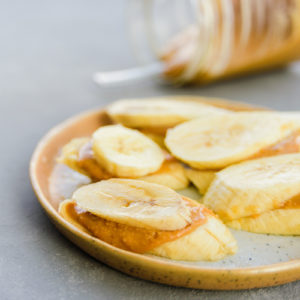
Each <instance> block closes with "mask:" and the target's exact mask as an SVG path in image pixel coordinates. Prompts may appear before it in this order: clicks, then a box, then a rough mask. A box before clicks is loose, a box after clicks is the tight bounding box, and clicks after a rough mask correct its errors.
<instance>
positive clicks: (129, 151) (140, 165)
mask: <svg viewBox="0 0 300 300" xmlns="http://www.w3.org/2000/svg"><path fill="white" fill-rule="evenodd" d="M92 143H93V145H92V148H93V151H94V155H95V158H96V160H97V161H98V163H99V164H100V165H102V166H103V167H104V168H105V169H106V170H107V171H108V172H109V173H110V174H112V175H114V176H117V177H130V178H135V177H140V176H145V175H147V174H149V173H153V172H155V171H157V170H158V169H159V168H160V167H161V165H162V163H163V161H164V158H165V155H164V153H163V151H162V149H161V148H160V147H159V146H158V145H157V144H156V143H155V142H153V141H152V140H151V139H149V138H148V137H146V136H145V135H143V134H142V133H140V132H139V131H137V130H133V129H128V128H125V127H123V126H121V125H109V126H104V127H100V128H99V129H98V130H97V131H95V132H94V134H93V138H92Z"/></svg>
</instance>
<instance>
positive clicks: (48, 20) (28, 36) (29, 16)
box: [0, 0, 300, 300]
mask: <svg viewBox="0 0 300 300" xmlns="http://www.w3.org/2000/svg"><path fill="white" fill-rule="evenodd" d="M0 4H1V10H0V45H1V46H0V105H1V107H0V114H1V116H0V137H1V157H0V160H1V164H0V187H1V188H0V191H1V194H2V195H1V197H0V203H1V216H0V299H3V300H4V299H5V300H6V299H30V300H32V299H200V298H201V299H232V298H233V297H235V298H237V299H300V282H294V283H290V284H286V285H283V286H279V287H273V288H265V289H257V290H251V291H229V292H218V291H203V290H192V289H185V288H175V287H169V286H163V285H160V284H155V283H150V282H146V281H143V280H139V279H135V278H131V277H129V276H127V275H124V274H122V273H119V272H117V271H115V270H113V269H111V268H109V267H107V266H105V265H103V264H102V263H100V262H98V261H96V260H94V259H93V258H91V257H90V256H88V255H87V254H85V253H84V252H82V251H81V250H79V249H78V248H77V247H75V246H74V245H73V244H71V243H70V242H69V241H68V240H66V239H65V238H64V237H63V236H62V235H61V234H60V233H59V232H58V231H57V230H56V229H55V228H54V226H53V225H52V224H51V223H50V222H49V220H48V218H47V216H46V215H45V213H44V212H43V210H42V209H41V207H40V205H39V204H38V202H37V200H36V197H35V195H34V193H33V191H32V189H31V186H30V182H29V178H28V164H29V159H30V156H31V154H32V151H33V150H34V148H35V145H36V143H37V142H38V140H39V139H40V138H41V137H42V136H43V135H44V134H45V133H46V132H47V130H48V129H50V128H51V127H52V126H54V125H56V124H57V123H59V122H61V121H63V120H64V119H66V118H68V117H70V116H72V115H74V114H77V113H79V112H81V111H84V110H88V109H91V108H96V107H101V106H102V105H104V104H106V103H108V102H110V101H113V100H115V99H118V98H120V97H139V96H155V95H172V94H192V95H205V96H218V97H227V98H230V99H234V100H241V101H246V102H249V103H253V104H260V105H266V106H269V107H272V108H275V109H289V110H291V109H300V101H299V100H300V99H299V94H300V81H299V80H300V67H298V66H297V65H295V66H294V67H293V68H290V69H286V70H281V71H276V72H272V73H269V74H264V75H260V76H257V77H248V78H246V79H239V80H236V81H230V82H226V83H219V84H214V85H211V86H208V87H204V88H192V89H191V88H189V89H188V88H184V89H179V88H171V87H166V86H163V85H160V84H158V83H155V82H153V81H149V82H144V83H138V84H133V85H130V86H125V87H124V86H123V87H114V88H106V89H103V88H102V89H101V88H99V87H97V86H96V85H94V84H93V83H92V81H91V75H92V73H93V72H94V71H96V70H109V69H116V68H122V67H128V66H133V65H134V59H133V57H132V53H131V52H130V49H129V45H128V41H127V37H126V29H125V4H126V2H125V1H121V0H110V1H83V0H75V1H74V0H59V1H58V0H56V1H53V0H51V1H50V0H45V1H38V0H27V1H18V0H10V1H4V0H2V1H0Z"/></svg>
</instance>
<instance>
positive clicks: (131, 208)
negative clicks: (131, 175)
mask: <svg viewBox="0 0 300 300" xmlns="http://www.w3.org/2000/svg"><path fill="white" fill-rule="evenodd" d="M72 199H73V200H74V201H75V202H76V203H77V205H78V206H79V207H81V208H83V209H84V210H86V211H88V212H91V213H93V214H95V215H97V216H99V217H102V218H104V219H107V220H111V221H115V222H118V223H121V224H126V225H131V226H135V227H142V228H155V229H159V230H177V229H182V228H184V227H185V226H186V225H188V224H189V223H191V211H190V209H189V207H188V206H187V204H186V203H185V202H184V201H183V199H182V197H181V196H180V195H179V194H177V193H176V192H175V191H173V190H172V189H170V188H167V187H165V186H162V185H159V184H154V183H149V182H144V181H139V180H132V179H109V180H102V181H100V182H98V183H94V184H90V185H86V186H84V187H81V188H79V189H78V190H77V191H75V193H74V194H73V197H72Z"/></svg>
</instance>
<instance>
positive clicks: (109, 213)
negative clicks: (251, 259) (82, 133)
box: [59, 179, 237, 260]
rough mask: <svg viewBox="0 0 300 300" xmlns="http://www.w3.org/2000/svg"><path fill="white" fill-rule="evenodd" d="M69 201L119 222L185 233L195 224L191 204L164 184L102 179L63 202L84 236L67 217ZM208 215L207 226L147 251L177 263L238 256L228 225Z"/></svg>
mask: <svg viewBox="0 0 300 300" xmlns="http://www.w3.org/2000/svg"><path fill="white" fill-rule="evenodd" d="M189 201H192V202H193V203H195V204H194V205H195V206H201V205H200V204H197V203H196V202H194V201H193V200H189ZM70 203H71V204H72V203H75V204H76V205H77V207H78V208H79V209H80V210H83V211H87V212H90V213H92V214H93V215H96V216H99V217H101V218H104V219H106V220H110V221H114V222H117V223H119V224H125V225H130V226H135V227H140V228H150V229H153V228H154V229H156V230H163V231H172V230H180V229H184V228H185V227H186V226H187V225H189V224H190V223H191V213H192V210H193V209H194V208H193V207H195V206H189V205H187V202H186V201H184V200H183V197H182V196H181V195H179V194H177V193H176V192H174V191H173V190H171V189H169V188H167V187H164V186H162V185H158V184H153V183H147V182H143V181H139V180H130V179H109V180H103V181H101V182H98V183H94V184H90V185H87V186H84V187H81V188H79V189H78V190H77V191H76V192H75V193H74V194H73V196H72V200H65V201H63V202H62V203H61V204H60V207H59V212H60V214H61V215H62V216H63V217H64V218H65V219H66V220H67V221H68V222H70V223H71V224H73V225H75V226H77V227H78V228H79V229H81V230H83V231H85V232H88V230H87V229H85V227H84V226H82V225H80V223H79V222H78V221H77V220H76V219H74V218H73V217H72V216H71V215H69V214H68V210H67V205H68V204H70ZM205 216H206V218H207V219H206V221H205V223H204V224H201V225H199V226H198V227H196V228H195V229H194V230H193V231H191V232H190V233H188V234H186V235H183V236H181V237H179V238H177V239H176V238H175V239H173V240H172V241H169V242H168V241H166V242H164V243H162V244H161V245H159V246H156V247H155V248H153V249H152V250H150V251H147V252H146V253H147V254H154V255H158V256H163V257H167V258H170V259H178V260H217V259H221V258H223V257H225V256H226V255H229V254H234V253H235V252H236V251H237V244H236V241H235V239H234V238H233V236H232V235H231V233H230V232H229V230H228V229H227V228H226V226H224V224H223V223H222V222H221V221H220V220H219V219H218V218H217V217H216V216H215V215H214V214H213V213H212V212H210V213H209V214H208V215H207V214H205ZM98 230H101V228H99V229H98ZM107 234H108V235H109V233H107ZM124 238H126V237H124ZM133 250H134V249H133Z"/></svg>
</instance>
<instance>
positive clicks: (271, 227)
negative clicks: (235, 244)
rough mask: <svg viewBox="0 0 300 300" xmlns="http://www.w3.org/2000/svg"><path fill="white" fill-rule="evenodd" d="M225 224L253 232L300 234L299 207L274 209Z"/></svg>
mask: <svg viewBox="0 0 300 300" xmlns="http://www.w3.org/2000/svg"><path fill="white" fill-rule="evenodd" d="M226 225H227V226H229V227H231V228H234V229H237V230H245V231H250V232H255V233H268V234H280V235H300V208H289V209H288V208H285V209H275V210H271V211H267V212H264V213H262V214H260V215H258V216H255V217H246V218H240V219H237V220H233V221H230V222H228V223H226Z"/></svg>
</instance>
